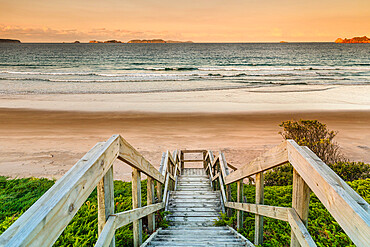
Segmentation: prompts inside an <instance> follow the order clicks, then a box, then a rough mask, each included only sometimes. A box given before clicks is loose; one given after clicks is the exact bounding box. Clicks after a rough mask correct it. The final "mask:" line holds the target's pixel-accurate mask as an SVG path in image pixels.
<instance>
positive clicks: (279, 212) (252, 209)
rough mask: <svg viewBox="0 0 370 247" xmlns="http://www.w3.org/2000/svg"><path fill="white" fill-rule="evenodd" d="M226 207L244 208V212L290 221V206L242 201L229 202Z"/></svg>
mask: <svg viewBox="0 0 370 247" xmlns="http://www.w3.org/2000/svg"><path fill="white" fill-rule="evenodd" d="M225 207H229V208H233V209H236V210H242V211H244V212H248V213H253V214H259V215H263V216H267V217H270V218H274V219H278V220H283V221H288V210H290V208H285V207H276V206H269V205H262V204H252V203H245V202H244V203H241V202H227V203H226V204H225Z"/></svg>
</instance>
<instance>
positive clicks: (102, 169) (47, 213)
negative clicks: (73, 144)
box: [0, 135, 180, 246]
mask: <svg viewBox="0 0 370 247" xmlns="http://www.w3.org/2000/svg"><path fill="white" fill-rule="evenodd" d="M117 158H118V159H120V160H121V161H123V162H125V163H126V164H128V165H130V166H131V167H132V168H133V169H134V171H135V172H136V173H135V174H138V178H139V180H138V181H137V184H134V183H133V193H136V192H135V190H136V191H138V188H140V187H138V184H139V183H140V173H141V172H143V173H145V174H146V175H147V176H148V178H150V179H148V183H149V184H148V185H150V183H151V182H150V181H152V180H155V181H157V189H158V190H157V195H158V196H160V194H161V188H162V186H161V185H162V184H164V183H165V192H166V193H164V194H163V198H161V197H160V198H159V199H160V200H159V201H160V202H159V203H156V204H150V201H148V206H146V207H141V204H140V203H139V204H138V206H139V207H138V208H135V209H133V210H129V211H126V212H120V213H114V211H113V210H114V197H113V193H114V191H113V170H112V167H113V166H112V164H113V162H114V160H115V159H117ZM164 158H165V159H164V160H166V163H165V168H164V167H163V166H162V169H161V171H158V170H157V169H156V168H155V167H154V166H153V165H151V164H150V163H149V161H147V160H146V159H145V158H144V157H143V156H142V155H141V154H140V153H139V152H138V151H136V149H134V148H133V147H132V146H131V145H130V144H129V143H128V142H127V141H126V140H125V139H123V138H122V137H121V136H119V135H113V136H112V137H111V138H110V139H109V140H108V141H107V142H100V143H98V144H96V145H95V146H94V147H93V148H92V149H91V150H90V151H89V152H88V153H87V154H86V155H85V156H84V157H83V158H82V159H81V160H79V161H78V162H77V163H76V164H75V165H74V166H73V167H72V168H71V169H70V170H69V171H68V172H67V173H66V174H65V175H64V176H63V177H62V178H61V179H59V180H58V181H57V182H56V183H55V184H54V185H53V186H52V187H51V188H50V189H49V190H48V191H47V192H46V193H45V194H44V195H43V196H42V197H41V198H39V199H38V200H37V201H36V202H35V203H34V204H33V205H32V206H31V207H30V208H29V209H28V210H27V211H26V212H25V213H23V214H22V215H21V217H19V219H18V220H17V221H15V222H14V223H13V224H12V225H11V226H10V227H9V228H8V229H7V230H6V231H5V232H4V233H3V234H2V235H1V236H0V246H25V245H27V246H51V245H52V244H53V243H54V242H55V241H56V239H57V238H58V237H59V236H60V234H61V233H62V232H63V230H64V228H65V227H66V226H67V225H68V223H69V222H70V221H71V220H72V218H73V216H74V215H75V214H76V212H77V211H78V209H79V208H80V207H81V206H82V204H83V203H84V202H85V200H86V199H87V198H88V196H89V195H90V194H91V192H92V191H93V190H94V189H95V187H97V188H98V198H97V199H98V232H99V239H98V242H97V246H108V245H111V246H114V233H115V230H116V229H117V228H119V227H122V226H124V225H127V224H128V223H131V222H135V221H137V220H140V219H141V218H142V217H145V216H148V215H151V214H153V213H154V212H156V211H158V210H160V209H163V208H164V207H165V201H166V197H167V195H168V194H167V191H169V190H171V188H170V183H169V180H170V178H171V179H172V180H175V179H176V177H177V175H178V174H180V169H178V168H177V167H179V157H178V156H176V157H175V158H173V157H172V156H171V154H170V153H169V152H167V155H166V156H165V157H164ZM162 160H163V159H162ZM171 165H172V166H174V169H172V170H171V168H170V166H171ZM163 168H164V169H163ZM151 186H153V188H154V185H153V184H152V185H151ZM148 192H150V193H152V195H150V196H152V197H153V198H154V194H153V193H154V189H150V191H149V190H148ZM138 195H139V194H138ZM148 196H149V195H148ZM136 200H139V201H141V198H140V197H139V198H137V199H136ZM152 201H153V200H152ZM138 226H139V225H138ZM138 230H139V231H141V229H138ZM134 242H136V243H135V245H137V244H138V243H139V242H140V241H137V239H135V237H134Z"/></svg>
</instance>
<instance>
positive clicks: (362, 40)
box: [335, 36, 370, 43]
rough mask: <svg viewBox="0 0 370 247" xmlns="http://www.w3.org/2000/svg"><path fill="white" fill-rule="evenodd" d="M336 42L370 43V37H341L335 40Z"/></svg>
mask: <svg viewBox="0 0 370 247" xmlns="http://www.w3.org/2000/svg"><path fill="white" fill-rule="evenodd" d="M335 43H370V39H369V38H368V37H366V36H364V37H354V38H352V39H341V38H338V39H336V40H335Z"/></svg>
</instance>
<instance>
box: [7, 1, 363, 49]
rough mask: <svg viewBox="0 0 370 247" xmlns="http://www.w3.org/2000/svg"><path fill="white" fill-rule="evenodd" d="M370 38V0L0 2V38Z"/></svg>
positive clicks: (246, 39) (54, 40)
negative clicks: (365, 36)
mask: <svg viewBox="0 0 370 247" xmlns="http://www.w3.org/2000/svg"><path fill="white" fill-rule="evenodd" d="M364 35H367V36H369V35H370V1H369V0H309V1H307V0H306V1H302V0H301V1H300V0H182V1H176V0H159V1H158V0H107V1H102V0H101V1H97V0H79V1H78V0H0V38H15V39H20V40H21V41H23V42H63V41H66V42H69V41H74V40H80V41H84V42H85V41H89V40H92V39H97V40H107V39H118V40H122V41H128V40H130V39H135V38H140V39H151V38H162V39H174V40H192V41H195V42H273V41H280V40H287V41H334V40H335V39H336V38H337V37H347V38H350V37H353V36H364Z"/></svg>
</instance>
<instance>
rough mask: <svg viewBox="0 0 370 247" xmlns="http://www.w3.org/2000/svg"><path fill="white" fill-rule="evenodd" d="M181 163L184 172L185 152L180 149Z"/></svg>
mask: <svg viewBox="0 0 370 247" xmlns="http://www.w3.org/2000/svg"><path fill="white" fill-rule="evenodd" d="M180 164H181V167H180V170H181V172H182V171H183V170H184V166H185V162H184V152H183V151H182V150H180Z"/></svg>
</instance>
